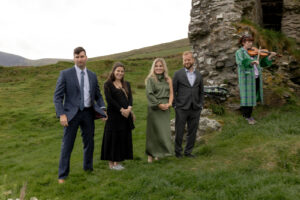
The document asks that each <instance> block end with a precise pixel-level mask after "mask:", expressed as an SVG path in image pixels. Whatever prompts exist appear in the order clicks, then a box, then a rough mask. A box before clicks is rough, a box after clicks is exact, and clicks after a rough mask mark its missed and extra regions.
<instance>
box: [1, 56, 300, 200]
mask: <svg viewBox="0 0 300 200" xmlns="http://www.w3.org/2000/svg"><path fill="white" fill-rule="evenodd" d="M166 61H167V64H168V66H169V68H170V74H171V75H173V73H174V71H175V70H177V69H179V68H180V67H181V59H180V57H173V58H168V59H167V60H166ZM123 62H124V64H125V66H126V79H127V80H129V81H130V82H131V84H132V89H133V93H134V94H133V97H134V111H135V113H136V115H137V122H136V129H135V130H134V132H133V147H134V160H132V161H126V162H125V167H126V170H124V171H111V170H109V169H108V164H107V162H104V161H101V160H100V158H99V157H100V149H101V143H102V135H103V127H104V124H103V122H102V121H100V120H98V121H96V130H95V152H94V171H93V172H92V173H85V172H84V171H83V170H82V160H83V150H82V142H81V138H80V133H78V135H77V140H76V144H75V147H74V150H73V153H72V158H71V172H70V176H69V178H68V179H67V182H66V184H64V185H58V184H57V170H58V160H59V154H60V145H61V139H62V127H61V126H60V125H59V121H58V119H56V118H55V110H54V105H53V101H52V98H53V93H54V89H55V84H56V80H57V77H58V75H59V71H60V70H62V69H65V68H67V67H70V66H72V64H71V63H67V62H60V63H58V64H56V65H50V66H45V67H38V68H34V67H28V68H25V67H12V68H0V199H1V200H2V199H5V200H6V199H7V198H14V199H16V198H18V197H19V195H20V189H21V187H22V186H23V184H24V183H27V190H26V199H30V197H33V196H35V197H37V198H38V199H64V200H65V199H68V200H69V199H71V200H73V199H76V200H77V199H85V200H86V199H219V200H224V199H228V200H233V199H237V200H240V199H251V200H252V199H253V200H254V199H280V200H282V199H290V200H295V199H300V193H299V191H300V174H299V172H300V107H299V101H297V102H296V103H295V104H291V105H286V106H283V107H281V108H269V107H267V106H264V107H263V106H259V107H257V108H256V109H255V111H254V117H255V118H257V119H258V121H259V123H258V124H257V125H255V126H249V125H248V124H247V123H246V121H245V120H244V119H242V117H241V116H240V114H239V113H236V112H233V111H230V110H226V111H225V113H224V114H223V115H216V116H214V117H215V118H217V119H218V120H220V121H221V122H222V123H224V127H223V129H222V131H221V132H217V133H212V134H210V135H207V136H205V137H204V138H203V140H202V141H201V142H200V143H197V144H196V146H195V148H194V154H195V155H196V156H197V157H196V158H195V159H187V158H183V159H176V158H175V157H169V158H165V159H162V160H160V161H158V162H154V163H152V164H148V163H147V162H146V155H145V153H144V151H145V130H146V107H147V100H146V97H145V90H144V89H142V88H141V89H139V88H138V87H139V85H142V84H143V83H144V78H145V77H146V75H147V73H148V71H149V69H150V66H151V64H152V63H151V62H152V61H151V60H148V59H145V60H123ZM112 63H113V61H110V60H101V61H93V62H89V63H88V67H89V68H90V69H91V70H92V71H94V72H96V73H97V75H98V78H99V82H100V84H101V86H103V83H104V79H105V77H106V75H107V74H108V72H109V71H110V69H111V66H112ZM171 114H172V116H174V111H172V113H171Z"/></svg>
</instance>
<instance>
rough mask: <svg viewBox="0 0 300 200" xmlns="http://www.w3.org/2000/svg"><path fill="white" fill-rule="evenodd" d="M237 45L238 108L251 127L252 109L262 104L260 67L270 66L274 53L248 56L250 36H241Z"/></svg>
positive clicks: (250, 46) (250, 43)
mask: <svg viewBox="0 0 300 200" xmlns="http://www.w3.org/2000/svg"><path fill="white" fill-rule="evenodd" d="M239 44H240V45H241V48H240V49H238V50H237V51H236V53H235V58H236V63H237V65H238V77H239V89H240V101H241V102H240V106H241V111H242V114H243V117H244V118H245V119H246V120H247V121H248V123H249V124H250V125H253V124H255V123H256V121H255V120H254V118H253V117H252V110H253V107H254V106H256V102H261V103H263V79H262V70H261V67H268V66H270V65H271V64H272V58H273V57H274V56H275V55H276V53H275V52H268V54H269V56H266V57H263V56H261V55H260V53H261V52H260V50H258V51H257V53H258V55H252V54H251V55H249V53H248V50H251V49H252V45H253V38H252V37H251V36H250V35H244V36H242V37H241V38H240V40H239ZM249 52H250V51H249ZM251 53H252V52H251Z"/></svg>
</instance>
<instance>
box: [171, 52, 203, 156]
mask: <svg viewBox="0 0 300 200" xmlns="http://www.w3.org/2000/svg"><path fill="white" fill-rule="evenodd" d="M182 58H183V66H184V67H183V68H182V69H180V70H178V71H176V72H175V74H174V77H173V89H174V100H173V107H174V108H175V115H176V117H175V155H176V157H177V158H180V157H182V154H181V153H182V140H183V135H184V129H185V124H186V123H187V128H188V132H187V136H186V146H185V149H184V155H185V156H186V157H194V155H193V154H192V151H193V147H194V144H195V139H196V134H197V129H198V125H199V119H200V113H201V110H202V107H203V103H204V102H203V100H204V92H203V80H202V77H201V74H200V72H199V71H198V70H196V69H195V68H194V58H193V54H192V52H190V51H186V52H184V53H183V56H182Z"/></svg>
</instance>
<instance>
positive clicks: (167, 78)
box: [145, 58, 170, 85]
mask: <svg viewBox="0 0 300 200" xmlns="http://www.w3.org/2000/svg"><path fill="white" fill-rule="evenodd" d="M157 62H161V63H162V65H163V67H164V77H165V80H166V81H168V80H169V78H170V77H169V75H168V67H167V63H166V61H165V59H163V58H156V59H155V60H154V61H153V63H152V67H151V69H150V72H149V74H148V76H147V78H146V79H145V84H146V85H147V81H148V79H149V78H153V79H154V80H155V81H158V80H157V78H156V76H155V72H154V68H155V64H156V63H157Z"/></svg>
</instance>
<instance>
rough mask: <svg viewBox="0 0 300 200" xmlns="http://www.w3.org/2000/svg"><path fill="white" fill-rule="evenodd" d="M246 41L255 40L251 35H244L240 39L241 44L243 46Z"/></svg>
mask: <svg viewBox="0 0 300 200" xmlns="http://www.w3.org/2000/svg"><path fill="white" fill-rule="evenodd" d="M246 41H252V42H253V41H254V39H253V37H252V36H251V35H243V36H242V37H241V38H240V40H239V44H240V45H241V46H243V43H245V42H246Z"/></svg>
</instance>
